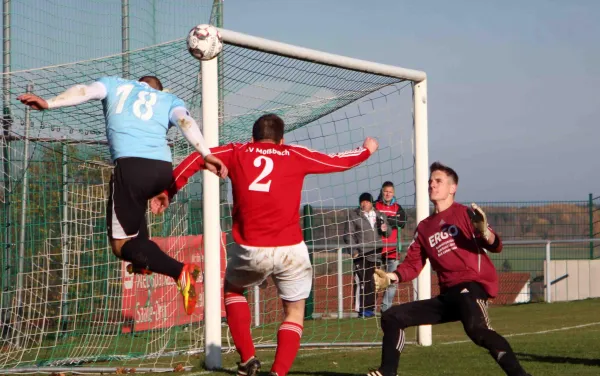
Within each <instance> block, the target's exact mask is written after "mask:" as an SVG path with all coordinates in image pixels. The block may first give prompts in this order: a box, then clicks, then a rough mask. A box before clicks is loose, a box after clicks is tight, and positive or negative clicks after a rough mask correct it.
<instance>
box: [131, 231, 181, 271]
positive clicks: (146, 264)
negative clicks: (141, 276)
mask: <svg viewBox="0 0 600 376" xmlns="http://www.w3.org/2000/svg"><path fill="white" fill-rule="evenodd" d="M121 257H122V258H123V260H125V261H129V262H131V263H132V264H133V266H135V267H139V268H144V269H148V270H150V271H151V272H154V273H159V274H164V275H168V276H169V277H173V278H175V279H177V278H179V275H180V274H181V270H182V269H183V263H181V262H179V261H177V260H175V259H174V258H172V257H171V256H169V255H167V254H166V253H164V252H163V251H162V250H161V249H160V247H159V246H158V244H156V243H155V242H153V241H152V240H150V239H144V238H135V239H131V240H129V241H127V242H126V243H125V244H124V245H123V247H121Z"/></svg>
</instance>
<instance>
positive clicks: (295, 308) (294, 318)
mask: <svg viewBox="0 0 600 376" xmlns="http://www.w3.org/2000/svg"><path fill="white" fill-rule="evenodd" d="M282 301H283V310H284V312H285V321H290V322H294V323H296V324H300V325H302V324H303V322H304V308H305V300H304V299H302V300H298V301H294V302H290V301H286V300H283V299H282Z"/></svg>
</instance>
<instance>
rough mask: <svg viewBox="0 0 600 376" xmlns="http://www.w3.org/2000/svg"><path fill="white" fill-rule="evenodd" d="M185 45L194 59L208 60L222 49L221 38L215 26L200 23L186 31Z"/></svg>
mask: <svg viewBox="0 0 600 376" xmlns="http://www.w3.org/2000/svg"><path fill="white" fill-rule="evenodd" d="M187 47H188V51H190V54H192V56H193V57H195V58H196V59H198V60H210V59H214V58H215V57H217V55H218V54H219V53H221V51H222V50H223V39H222V38H221V33H219V31H218V30H217V28H216V27H214V26H212V25H206V24H202V25H198V26H194V27H193V28H192V30H190V32H189V33H188V37H187Z"/></svg>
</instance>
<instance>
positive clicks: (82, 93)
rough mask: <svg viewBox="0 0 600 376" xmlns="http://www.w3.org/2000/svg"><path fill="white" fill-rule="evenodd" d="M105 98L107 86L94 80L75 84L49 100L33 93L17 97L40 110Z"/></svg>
mask: <svg viewBox="0 0 600 376" xmlns="http://www.w3.org/2000/svg"><path fill="white" fill-rule="evenodd" d="M104 98H106V87H105V86H104V85H103V84H102V83H100V82H94V83H92V84H90V85H75V86H73V87H71V88H69V89H67V90H66V91H65V92H64V93H62V94H59V95H58V96H56V97H54V98H51V99H49V100H45V99H44V98H42V97H39V96H37V95H35V94H31V93H27V94H22V95H19V96H18V97H17V99H18V100H20V101H21V103H23V104H24V105H26V106H29V107H31V108H33V109H34V110H39V111H43V110H49V109H53V108H60V107H69V106H77V105H79V104H82V103H85V102H87V101H90V100H93V99H96V100H102V99H104Z"/></svg>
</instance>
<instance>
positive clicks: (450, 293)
mask: <svg viewBox="0 0 600 376" xmlns="http://www.w3.org/2000/svg"><path fill="white" fill-rule="evenodd" d="M487 300H488V295H487V293H486V292H485V290H484V289H483V287H482V286H481V285H480V284H479V283H475V282H466V283H462V284H459V285H456V286H453V287H451V288H449V289H448V290H447V291H446V292H444V293H443V294H442V295H439V296H437V297H435V298H433V299H427V300H420V301H415V302H411V303H406V304H400V305H395V306H393V307H392V308H390V309H388V310H386V311H385V312H384V313H383V315H382V317H381V328H382V329H383V349H382V354H381V367H380V372H381V373H382V374H383V376H391V375H393V376H395V375H396V373H397V371H398V363H399V361H400V353H401V352H402V349H403V348H404V343H405V338H404V329H406V328H408V327H411V326H417V325H434V324H442V323H446V322H453V321H460V322H462V324H463V328H464V329H465V332H466V333H467V335H468V336H469V338H470V339H471V340H472V341H473V342H474V343H475V344H476V345H478V346H481V347H484V348H486V349H487V350H488V351H489V353H490V355H491V356H492V357H493V358H494V360H495V361H496V362H497V363H498V364H499V365H500V367H501V368H502V369H503V370H504V372H505V373H506V374H507V375H509V376H522V375H523V376H524V375H527V374H526V373H525V371H524V370H523V368H522V367H521V365H520V364H519V362H518V360H517V358H516V356H515V355H514V353H513V351H512V349H511V347H510V345H509V343H508V342H507V341H506V339H504V337H502V336H501V335H500V334H498V333H496V332H495V331H494V330H493V329H492V327H491V326H490V319H489V316H488V311H487V306H488V303H487Z"/></svg>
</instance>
